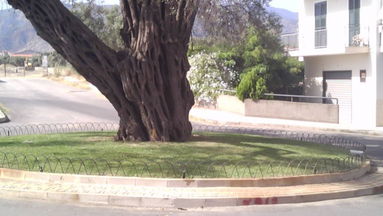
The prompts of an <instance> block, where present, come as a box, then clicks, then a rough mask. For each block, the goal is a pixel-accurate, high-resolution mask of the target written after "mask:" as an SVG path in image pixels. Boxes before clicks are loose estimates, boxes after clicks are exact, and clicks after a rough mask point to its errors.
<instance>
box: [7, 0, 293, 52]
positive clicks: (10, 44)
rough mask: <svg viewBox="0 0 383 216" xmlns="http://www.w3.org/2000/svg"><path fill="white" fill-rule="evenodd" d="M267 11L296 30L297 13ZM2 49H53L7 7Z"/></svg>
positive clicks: (47, 50)
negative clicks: (276, 15) (279, 17)
mask: <svg viewBox="0 0 383 216" xmlns="http://www.w3.org/2000/svg"><path fill="white" fill-rule="evenodd" d="M107 7H108V6H107ZM109 7H111V6H109ZM268 11H270V12H273V13H276V14H278V15H279V16H281V22H282V24H283V26H284V28H283V33H293V32H297V29H298V13H294V12H291V11H288V10H285V9H281V8H273V7H269V8H268ZM196 28H198V26H196ZM2 50H7V51H9V52H13V53H18V52H26V51H34V52H39V53H43V52H51V51H52V50H53V49H52V47H51V46H49V44H48V43H46V42H45V41H44V40H42V39H41V38H40V37H39V36H37V34H36V31H35V30H34V29H33V27H32V25H31V23H30V22H29V21H28V20H27V19H26V18H25V16H24V14H23V13H21V12H20V11H15V10H13V9H8V10H0V51H2Z"/></svg>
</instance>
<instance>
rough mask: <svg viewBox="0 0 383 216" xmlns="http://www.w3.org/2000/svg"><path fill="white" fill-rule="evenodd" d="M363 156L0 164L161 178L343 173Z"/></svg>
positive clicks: (46, 159)
mask: <svg viewBox="0 0 383 216" xmlns="http://www.w3.org/2000/svg"><path fill="white" fill-rule="evenodd" d="M363 162H364V160H363V158H360V157H348V158H344V159H321V160H295V161H280V162H267V161H242V162H230V161H225V162H211V161H203V162H199V161H183V162H174V161H130V160H128V159H121V160H112V161H108V160H102V159H97V160H96V159H75V158H66V157H60V158H58V157H54V156H34V155H27V154H14V153H9V152H8V153H7V152H0V167H3V168H9V169H18V170H28V171H37V172H49V173H70V174H83V175H100V176H130V177H152V178H155V177H160V178H188V179H190V178H266V177H282V176H297V175H313V174H323V173H335V172H343V171H347V170H351V169H355V168H357V167H360V166H361V164H362V163H363Z"/></svg>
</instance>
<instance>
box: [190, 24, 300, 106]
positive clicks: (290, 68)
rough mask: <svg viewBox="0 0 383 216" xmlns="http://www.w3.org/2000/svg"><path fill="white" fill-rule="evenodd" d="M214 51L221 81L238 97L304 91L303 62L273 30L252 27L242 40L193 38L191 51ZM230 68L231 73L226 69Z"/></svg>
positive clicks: (255, 97)
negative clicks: (233, 42)
mask: <svg viewBox="0 0 383 216" xmlns="http://www.w3.org/2000/svg"><path fill="white" fill-rule="evenodd" d="M198 52H206V53H215V54H217V56H216V61H217V65H221V66H224V67H219V70H220V74H221V75H220V76H221V77H222V81H224V82H225V84H226V86H227V87H228V88H229V89H237V96H238V97H239V98H240V99H242V100H244V99H246V98H252V99H260V98H262V97H263V95H264V93H268V92H274V93H282V94H287V93H292V94H301V92H302V87H301V86H300V83H301V82H302V81H303V64H302V63H301V62H299V61H298V60H297V59H296V58H293V57H289V56H288V54H287V53H286V52H285V50H284V48H283V46H282V45H281V42H280V39H279V37H278V36H277V35H276V34H274V33H273V31H269V30H264V29H254V28H252V29H249V30H248V33H247V35H246V38H245V39H244V40H243V42H242V43H238V44H236V45H228V44H227V43H220V42H217V43H212V42H209V41H208V40H199V41H194V44H193V48H192V49H191V50H190V52H189V53H193V55H195V53H198ZM225 69H226V70H227V69H229V71H230V73H227V72H226V70H225Z"/></svg>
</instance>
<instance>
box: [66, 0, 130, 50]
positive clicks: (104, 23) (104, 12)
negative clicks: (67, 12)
mask: <svg viewBox="0 0 383 216" xmlns="http://www.w3.org/2000/svg"><path fill="white" fill-rule="evenodd" d="M72 11H73V13H74V14H75V15H76V16H77V17H78V18H80V20H81V21H82V22H83V23H84V24H85V25H86V26H88V27H89V28H90V30H92V31H93V32H94V33H95V34H96V35H97V36H98V37H99V38H100V39H101V40H102V41H104V42H105V43H106V44H107V45H108V46H110V47H111V48H113V49H120V48H122V47H123V42H122V39H121V36H120V30H121V29H122V27H123V26H122V23H123V21H122V14H121V11H120V7H118V6H111V7H110V8H109V7H103V6H100V5H97V4H96V1H95V0H86V1H84V2H79V3H74V7H73V9H72Z"/></svg>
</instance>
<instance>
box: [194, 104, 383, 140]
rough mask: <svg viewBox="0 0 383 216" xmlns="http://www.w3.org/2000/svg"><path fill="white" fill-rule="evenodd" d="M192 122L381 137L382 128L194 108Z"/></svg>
mask: <svg viewBox="0 0 383 216" xmlns="http://www.w3.org/2000/svg"><path fill="white" fill-rule="evenodd" d="M190 119H191V120H192V121H197V122H204V123H211V124H219V125H237V126H246V127H249V126H250V127H263V128H274V129H275V128H279V129H287V130H321V131H331V132H351V133H361V134H369V135H379V136H383V127H375V128H358V127H353V126H350V125H339V124H331V123H320V122H309V121H295V120H286V119H273V118H260V117H249V116H243V115H239V114H235V113H230V112H225V111H220V110H213V109H204V108H196V107H194V108H193V109H192V110H191V111H190Z"/></svg>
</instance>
